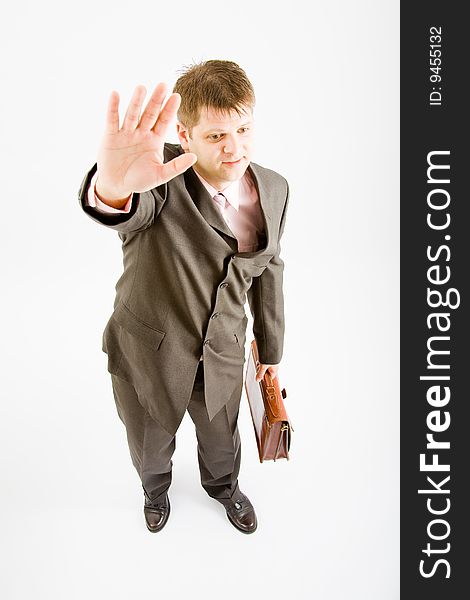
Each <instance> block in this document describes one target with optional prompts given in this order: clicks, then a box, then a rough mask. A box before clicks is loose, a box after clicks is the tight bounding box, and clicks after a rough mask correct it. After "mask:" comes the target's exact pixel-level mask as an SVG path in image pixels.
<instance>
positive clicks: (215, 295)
mask: <svg viewBox="0 0 470 600" xmlns="http://www.w3.org/2000/svg"><path fill="white" fill-rule="evenodd" d="M145 95H146V90H145V88H144V87H143V86H138V87H137V88H136V89H135V91H134V94H133V96H132V99H131V102H130V104H129V106H128V108H127V112H126V114H125V117H124V120H123V122H122V126H121V127H119V96H118V94H117V92H112V94H111V96H110V99H109V105H108V111H107V120H106V130H105V133H104V137H103V141H102V144H101V147H100V150H99V155H98V161H97V164H95V165H94V166H93V167H92V168H91V169H90V171H89V172H88V173H87V175H86V176H85V178H84V180H83V182H82V185H81V188H80V191H79V201H80V205H81V207H82V209H83V210H84V211H85V212H86V213H87V214H88V215H89V216H90V218H91V219H93V220H94V221H96V222H98V223H100V224H102V225H104V226H106V227H108V228H110V229H114V230H116V231H117V232H118V234H119V237H120V239H121V241H122V249H123V262H124V271H123V273H122V275H121V277H120V278H119V280H118V282H117V283H116V299H115V302H114V311H113V314H112V315H111V317H110V319H109V321H108V323H107V325H106V329H105V331H104V333H103V351H104V352H106V353H107V355H108V371H109V372H110V373H111V379H112V386H113V394H114V398H115V402H116V407H117V411H118V415H119V417H120V419H121V420H122V421H123V423H124V425H125V427H126V431H127V440H128V444H129V449H130V454H131V458H132V462H133V464H134V466H135V468H136V470H137V472H138V474H139V477H140V479H141V482H142V487H143V490H144V495H145V503H144V515H145V519H146V524H147V528H148V529H149V530H150V531H160V530H161V529H162V528H163V527H164V525H165V524H166V522H167V520H168V516H169V512H170V502H169V498H168V488H169V487H170V483H171V469H172V465H173V462H172V460H171V457H172V455H173V452H174V449H175V435H176V431H177V429H178V427H179V424H180V423H181V420H182V418H183V416H184V414H185V411H186V410H188V412H189V414H190V416H191V418H192V420H193V421H194V424H195V428H196V436H197V441H198V444H197V448H198V462H199V469H200V477H201V484H202V486H203V487H204V489H205V490H206V492H207V493H208V494H209V496H211V497H213V498H214V499H216V500H218V501H219V502H220V503H221V504H223V505H224V507H225V510H226V513H227V517H228V519H229V521H230V522H231V523H232V524H233V525H234V526H235V527H236V528H237V529H238V530H240V531H242V532H244V533H252V532H253V531H255V529H256V527H257V517H256V514H255V511H254V508H253V505H252V504H251V502H250V500H249V499H248V498H247V496H246V495H245V494H244V493H243V492H242V491H241V490H240V488H239V486H238V473H239V468H240V458H241V447H240V436H239V432H238V427H237V419H238V412H239V406H240V397H241V391H242V384H243V365H244V362H245V350H244V348H245V332H246V324H247V317H246V315H245V311H244V304H245V299H246V297H247V296H248V301H249V304H250V310H251V312H252V315H253V332H254V335H255V339H256V341H257V345H258V351H259V358H260V362H261V364H260V365H259V367H258V375H257V377H258V379H261V378H262V376H263V375H264V373H265V372H266V370H267V369H269V371H270V373H271V375H272V376H273V377H274V376H276V374H277V370H278V365H279V362H280V360H281V356H282V349H283V338H284V306H283V292H282V277H283V261H282V259H281V258H280V256H279V253H280V244H279V241H280V238H281V235H282V232H283V229H284V224H285V218H286V209H287V202H288V195H289V194H288V185H287V181H286V180H285V179H284V178H283V177H282V176H281V175H279V174H277V173H275V172H274V171H271V170H269V169H265V168H263V167H261V166H259V165H257V164H255V163H253V162H251V160H250V158H251V154H252V143H253V129H254V119H253V108H254V105H255V96H254V91H253V88H252V85H251V83H250V82H249V80H248V78H247V76H246V74H245V72H244V71H243V70H242V69H241V68H240V67H239V66H238V65H236V64H235V63H233V62H231V61H221V60H210V61H206V62H203V63H200V64H197V65H193V66H191V67H190V68H188V69H186V71H185V72H184V73H183V74H182V75H181V76H180V77H179V79H178V81H177V82H176V85H175V87H174V90H173V93H172V94H171V95H170V97H169V98H168V100H167V102H166V103H165V105H163V102H164V99H165V96H166V86H165V84H163V83H159V84H158V85H157V86H156V88H155V90H154V91H153V93H152V95H151V97H150V99H149V101H148V103H147V105H146V106H145V109H144V110H143V111H142V106H143V101H144V98H145ZM141 111H142V112H141ZM175 115H176V116H177V133H178V137H179V141H180V144H168V143H165V141H164V138H165V134H166V131H167V127H168V124H169V122H170V121H171V120H172V118H174V116H175Z"/></svg>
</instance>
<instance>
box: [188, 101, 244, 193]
mask: <svg viewBox="0 0 470 600" xmlns="http://www.w3.org/2000/svg"><path fill="white" fill-rule="evenodd" d="M253 127H254V120H253V111H252V109H251V108H248V107H246V109H245V110H244V111H243V112H242V113H241V114H240V115H239V114H238V113H237V112H236V111H232V112H230V113H223V114H220V113H218V112H216V111H214V110H213V109H211V108H208V109H204V110H201V115H200V118H199V123H198V124H197V125H196V126H195V127H193V129H192V132H191V136H189V132H188V131H187V129H185V128H184V126H183V125H182V124H181V123H179V122H178V123H177V131H178V137H179V139H180V143H181V147H182V148H183V150H184V151H185V152H193V153H194V154H195V155H196V156H197V162H196V163H195V164H194V165H193V169H194V170H195V171H197V172H198V173H199V175H201V176H202V177H204V179H205V180H206V181H208V182H209V183H210V184H211V185H212V186H214V187H215V188H216V189H218V190H220V191H222V190H223V189H224V187H227V185H229V184H230V183H231V182H232V181H236V180H237V179H240V178H241V177H243V174H244V173H245V171H246V168H247V167H248V164H249V163H250V160H251V154H252V146H253Z"/></svg>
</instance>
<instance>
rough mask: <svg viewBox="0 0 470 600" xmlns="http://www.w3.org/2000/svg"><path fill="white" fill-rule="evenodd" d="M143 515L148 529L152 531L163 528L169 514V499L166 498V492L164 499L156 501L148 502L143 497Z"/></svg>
mask: <svg viewBox="0 0 470 600" xmlns="http://www.w3.org/2000/svg"><path fill="white" fill-rule="evenodd" d="M144 515H145V523H146V524H147V529H148V530H149V531H151V532H152V533H154V532H156V531H160V530H161V529H163V528H164V527H165V525H166V522H167V521H168V517H169V516H170V499H169V498H168V494H167V495H166V496H165V498H164V500H162V501H161V502H158V503H154V502H149V501H148V500H147V499H145V504H144Z"/></svg>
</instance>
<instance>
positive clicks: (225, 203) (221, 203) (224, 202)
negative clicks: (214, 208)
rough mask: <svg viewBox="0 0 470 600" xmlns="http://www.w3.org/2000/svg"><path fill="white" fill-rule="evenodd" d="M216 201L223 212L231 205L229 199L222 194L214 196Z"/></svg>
mask: <svg viewBox="0 0 470 600" xmlns="http://www.w3.org/2000/svg"><path fill="white" fill-rule="evenodd" d="M214 200H215V201H216V202H217V204H218V205H219V206H220V208H221V210H222V209H224V208H226V207H227V206H228V204H229V202H228V200H227V198H226V197H225V196H224V195H223V194H222V192H219V193H217V194H216V195H215V196H214Z"/></svg>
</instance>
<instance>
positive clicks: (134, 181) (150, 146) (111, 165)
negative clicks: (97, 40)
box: [96, 82, 197, 208]
mask: <svg viewBox="0 0 470 600" xmlns="http://www.w3.org/2000/svg"><path fill="white" fill-rule="evenodd" d="M145 95H146V89H145V87H144V86H143V85H139V86H137V87H136V88H135V90H134V94H133V96H132V99H131V101H130V103H129V106H128V108H127V112H126V115H125V117H124V121H123V123H122V126H121V128H119V94H118V93H117V92H116V91H113V92H111V95H110V97H109V102H108V110H107V114H106V128H105V133H104V136H103V140H102V143H101V146H100V149H99V152H98V161H97V163H98V179H97V182H96V192H97V194H98V196H99V197H100V198H102V199H103V200H105V201H107V203H108V204H111V205H112V206H115V207H116V208H119V203H120V204H123V202H122V201H123V200H124V199H126V198H128V197H129V196H130V194H131V193H133V192H146V191H148V190H150V189H152V188H154V187H156V186H158V185H161V184H163V183H166V182H167V181H169V180H170V179H173V177H176V176H177V175H180V174H181V173H183V172H184V171H186V169H189V167H190V166H191V165H193V164H194V163H195V162H196V160H197V157H196V155H195V154H192V153H189V152H188V153H185V154H182V155H181V156H178V157H176V158H174V159H173V160H171V161H170V162H167V163H164V162H163V147H164V144H165V135H166V131H167V129H168V125H169V123H170V122H171V120H172V119H173V118H174V116H175V115H176V111H177V110H178V107H179V105H180V102H181V96H180V95H179V94H177V93H174V94H171V95H170V97H169V98H168V100H167V102H166V103H165V105H164V106H163V108H162V105H163V101H164V99H165V96H166V84H165V83H163V82H161V83H159V84H158V85H157V86H156V88H155V89H154V91H153V93H152V95H151V96H150V99H149V101H148V103H147V105H146V107H145V109H144V111H143V113H142V115H141V116H140V112H141V109H142V104H143V101H144V98H145ZM113 202H114V204H113Z"/></svg>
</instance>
